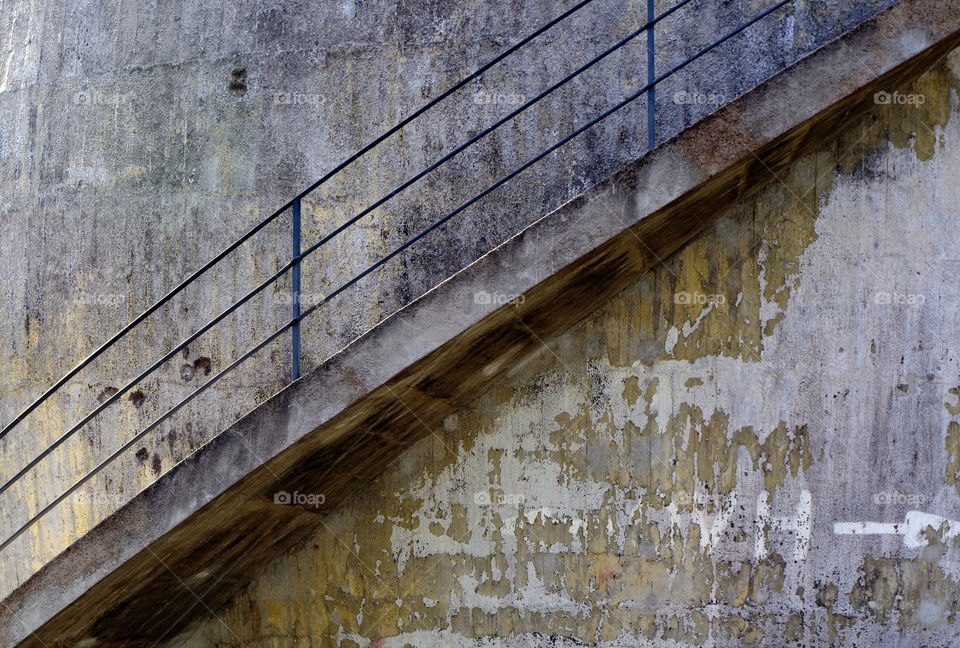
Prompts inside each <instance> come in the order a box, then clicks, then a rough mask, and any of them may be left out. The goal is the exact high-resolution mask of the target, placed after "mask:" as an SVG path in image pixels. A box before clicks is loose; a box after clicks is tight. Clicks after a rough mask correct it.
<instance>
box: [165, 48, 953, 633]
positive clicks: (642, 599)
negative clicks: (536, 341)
mask: <svg viewBox="0 0 960 648" xmlns="http://www.w3.org/2000/svg"><path fill="white" fill-rule="evenodd" d="M958 89H960V50H955V51H954V52H953V53H952V54H951V55H950V56H949V57H948V58H947V59H946V60H945V61H941V62H939V63H937V64H936V65H934V66H933V67H932V68H931V69H930V70H929V71H928V72H927V73H926V74H924V75H923V76H922V77H921V78H920V79H919V80H918V81H917V82H915V83H913V84H908V85H906V86H902V87H900V88H898V90H899V91H900V92H901V93H903V96H905V97H911V98H914V99H916V100H918V101H919V100H922V101H923V103H922V104H921V105H917V104H916V103H910V104H905V105H881V106H872V107H871V109H870V110H869V111H868V112H867V114H866V115H864V116H863V118H861V119H859V120H856V121H854V122H853V123H852V124H851V125H850V126H848V127H846V128H844V129H842V130H841V132H840V133H839V135H838V136H837V137H835V138H834V139H833V140H832V141H829V142H826V143H825V145H824V146H822V147H821V148H820V149H819V150H815V151H813V152H811V153H810V154H808V155H806V156H803V157H802V158H800V159H799V160H798V161H796V162H795V163H793V164H792V165H790V166H789V168H787V169H784V170H778V172H777V179H776V180H774V181H772V182H770V183H769V184H768V185H767V186H766V187H764V188H763V189H762V190H761V191H760V192H759V193H758V194H757V195H755V196H753V197H750V198H747V199H743V200H740V201H737V202H736V203H735V204H734V205H733V206H731V207H728V208H724V209H721V210H720V213H719V217H718V219H717V221H716V222H715V223H714V224H713V225H712V226H711V227H709V228H708V229H707V230H705V231H704V232H702V233H701V234H699V235H698V236H696V237H694V238H693V239H692V240H691V241H690V242H689V243H688V244H687V245H686V246H684V247H683V248H682V249H681V250H680V251H678V252H677V253H675V254H674V255H672V256H671V257H669V258H668V259H667V260H666V261H665V262H664V263H663V264H661V265H659V266H658V267H656V268H655V269H654V270H653V271H651V272H648V273H646V274H645V275H644V276H642V277H641V278H639V279H638V280H636V281H634V282H632V283H631V284H630V285H629V286H628V287H627V288H626V289H625V290H624V291H622V292H621V293H619V294H618V295H616V296H615V297H613V298H612V299H611V300H609V301H608V302H607V303H606V304H604V305H603V306H602V307H601V308H600V309H598V310H597V311H595V312H594V313H592V314H591V315H590V316H589V317H588V318H587V319H586V320H585V321H583V322H581V323H579V324H578V325H576V326H575V327H573V328H572V329H571V330H569V331H567V332H565V333H564V334H562V335H561V336H559V337H558V338H557V339H556V340H554V341H551V342H550V343H549V346H544V347H541V350H540V352H539V354H538V357H536V358H534V359H532V360H529V361H527V362H526V363H525V365H524V366H523V367H522V368H520V370H519V371H518V372H516V374H515V375H512V376H508V377H504V378H502V379H499V380H497V381H496V382H495V383H494V385H493V386H492V388H491V389H489V390H488V391H487V392H486V393H485V394H484V395H483V396H480V397H478V398H476V399H474V400H473V401H472V402H471V403H470V404H469V405H468V406H466V407H464V408H461V409H460V410H458V411H457V412H455V413H454V414H452V415H451V416H449V417H448V418H447V419H445V420H444V422H443V424H442V425H437V426H435V427H431V432H432V433H433V434H432V435H431V436H429V437H428V438H426V439H424V440H422V441H420V442H419V443H418V444H417V445H416V446H414V447H413V448H412V449H411V450H410V451H408V452H407V453H406V454H404V455H403V456H402V457H401V458H400V459H399V460H398V461H397V462H395V463H394V464H393V465H392V466H391V467H390V468H389V469H388V470H387V471H385V474H384V475H383V476H382V477H380V478H378V479H377V480H375V481H374V482H373V483H371V484H369V485H368V486H367V487H365V488H363V489H361V490H360V491H359V492H358V493H357V495H356V496H355V497H353V498H351V500H350V501H349V503H348V505H347V506H344V507H342V508H341V509H340V510H339V511H336V512H334V513H333V514H331V515H330V516H328V517H327V518H325V519H324V521H323V525H322V528H320V529H318V530H317V532H316V533H314V534H312V535H311V536H310V537H309V538H307V539H306V540H305V541H304V542H302V543H301V544H300V545H299V546H298V547H297V548H296V549H294V550H292V551H291V552H289V553H288V554H286V555H284V556H283V557H281V558H278V559H277V560H275V561H274V562H273V563H272V564H271V565H270V566H269V567H268V568H267V569H266V570H264V572H262V573H261V574H259V575H258V576H257V578H256V579H255V580H254V581H253V582H252V583H251V584H250V585H249V586H248V587H246V588H245V589H244V591H243V592H242V594H240V595H239V596H237V597H235V598H234V599H233V600H232V601H231V602H230V604H228V605H226V606H225V607H224V608H222V609H217V610H215V611H214V612H213V614H210V615H208V616H207V618H206V620H205V621H204V622H203V623H202V624H201V626H200V627H199V628H196V629H194V630H193V631H192V632H189V633H187V635H186V636H184V637H182V641H180V642H176V645H178V646H181V647H182V648H212V647H214V646H215V647H217V648H241V647H247V646H271V647H273V646H277V647H279V646H283V647H286V646H303V645H312V646H336V647H343V648H368V647H370V648H404V647H406V646H416V647H417V648H449V647H459V648H468V647H470V648H473V647H478V646H483V647H496V648H523V647H529V646H553V647H561V648H573V647H575V646H601V647H604V648H614V647H616V648H633V647H637V646H644V647H656V648H666V647H670V648H693V647H697V648H701V647H703V646H711V647H721V648H726V647H729V648H743V647H744V646H766V647H769V648H783V647H784V646H805V647H818V648H819V647H828V646H851V647H853V646H863V647H882V648H894V647H900V646H925V647H931V648H934V647H936V648H948V647H953V646H957V645H960V619H958V618H957V614H958V610H960V607H958V604H957V601H958V600H960V541H958V538H960V514H958V512H960V484H958V470H960V459H958V458H960V423H958V419H960V395H958V394H960V286H958V283H957V277H956V274H957V273H956V270H957V263H958V258H957V253H956V240H957V232H958V227H960V226H958V223H960V185H958V183H957V182H956V178H957V177H960V110H958ZM891 90H892V88H891ZM324 486H325V484H324V482H323V480H320V481H318V482H315V484H314V488H316V489H323V488H324ZM898 526H899V528H897V527H898ZM851 531H854V532H855V533H851ZM863 532H867V533H866V534H864V533H863ZM196 594H197V595H198V596H200V597H201V598H203V597H204V594H205V591H204V590H203V589H199V590H197V591H196Z"/></svg>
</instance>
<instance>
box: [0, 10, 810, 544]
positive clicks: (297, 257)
mask: <svg viewBox="0 0 960 648" xmlns="http://www.w3.org/2000/svg"><path fill="white" fill-rule="evenodd" d="M690 1H691V0H682V2H680V3H679V4H678V5H675V6H674V7H673V8H671V9H670V10H668V12H666V13H667V15H668V13H672V12H673V11H675V10H676V9H679V8H680V7H681V6H683V5H685V4H687V2H690ZM790 2H792V0H781V1H780V2H778V3H777V4H776V5H774V6H772V7H770V8H769V9H767V10H765V11H763V12H762V13H760V14H759V15H757V16H756V17H754V18H753V19H751V20H749V21H748V22H746V23H744V24H743V25H741V26H740V27H738V28H737V29H735V30H733V31H731V32H729V33H727V34H726V35H725V36H723V37H722V38H720V39H718V40H716V41H714V42H713V43H711V44H710V45H709V46H707V47H705V48H703V49H701V50H699V51H698V52H697V53H695V54H693V55H691V56H689V57H688V58H686V59H685V60H683V61H682V62H681V63H679V64H677V65H675V66H674V67H672V68H671V69H670V70H669V71H667V72H665V73H663V74H661V75H659V76H657V77H655V78H652V79H650V80H649V81H648V83H647V84H646V85H644V86H643V87H641V88H640V89H639V90H637V91H636V92H634V93H633V94H631V95H629V96H628V97H626V98H625V99H623V100H622V101H620V102H619V103H617V104H616V105H615V106H613V107H612V108H609V109H607V110H606V111H604V112H602V113H601V114H600V115H598V116H597V117H595V118H593V119H592V120H590V121H588V122H587V123H586V124H584V125H582V126H580V127H578V128H577V129H575V130H574V131H572V132H571V133H569V134H568V135H566V136H565V137H563V138H562V139H561V140H559V141H558V142H556V143H554V144H553V145H551V146H550V147H548V148H547V149H545V150H543V151H541V152H540V153H538V154H537V155H535V156H534V157H532V158H530V159H528V160H527V161H526V162H524V163H523V164H522V165H520V166H519V167H517V168H515V169H514V170H513V171H511V172H510V173H508V174H506V175H505V176H502V177H501V178H500V179H498V180H497V181H496V182H494V183H493V184H491V185H490V186H488V187H487V188H486V189H484V190H483V191H481V192H480V193H478V194H476V195H475V196H473V197H472V198H470V199H469V200H467V201H465V202H464V203H462V204H460V205H459V206H458V207H456V208H455V209H453V210H452V211H450V212H448V213H447V214H445V215H444V216H443V217H441V218H440V219H439V220H437V221H435V222H433V223H432V224H431V225H429V226H428V227H426V228H425V229H423V230H422V231H421V232H419V233H418V234H417V235H415V236H414V237H412V238H410V239H409V240H407V241H406V242H405V243H403V244H402V245H400V246H399V247H397V248H395V249H394V250H393V251H391V252H390V253H389V254H387V255H385V256H383V257H381V258H380V259H379V260H378V261H376V262H375V263H373V264H371V265H370V266H368V267H367V268H366V269H365V270H363V271H362V272H360V273H359V274H357V275H355V276H354V277H353V278H351V279H350V280H348V281H347V282H346V283H344V284H342V285H341V286H340V287H338V288H337V289H335V290H333V291H332V292H330V293H329V294H327V295H326V296H325V297H324V298H323V299H322V300H321V301H319V302H317V303H316V304H314V305H312V306H311V307H310V308H308V309H306V310H305V311H303V312H302V313H299V304H296V305H295V310H294V316H293V317H292V318H291V319H290V320H289V321H288V322H287V323H286V324H284V325H283V326H281V327H280V328H279V329H277V330H276V331H274V332H273V333H272V334H270V335H269V336H267V337H266V338H265V339H264V340H262V341H261V342H260V343H258V344H257V345H256V346H254V347H253V348H252V349H250V350H248V351H247V352H245V353H244V354H243V355H241V356H240V357H239V358H237V359H236V360H235V361H234V362H232V363H231V364H230V365H229V366H227V367H226V368H224V369H223V370H222V371H220V372H218V373H217V374H216V375H214V376H213V377H212V378H210V379H209V380H208V381H207V382H205V383H204V384H203V385H201V386H200V387H198V388H197V389H196V390H194V391H193V392H191V393H190V394H189V395H188V396H186V397H185V398H184V399H182V400H181V401H180V402H179V403H177V405H175V406H174V407H173V408H171V409H169V410H167V411H166V412H165V413H163V414H162V415H160V416H159V417H158V418H157V419H155V420H154V421H153V422H152V423H150V424H149V425H148V426H147V427H146V428H144V429H143V430H141V431H140V432H139V433H137V434H136V435H134V437H133V438H131V439H130V440H129V441H127V442H126V443H124V444H123V445H122V446H121V447H120V448H119V449H117V450H116V451H115V452H114V453H112V454H111V455H110V456H109V457H107V458H106V459H104V460H103V461H101V462H100V463H99V464H97V466H95V467H94V468H93V469H91V470H90V471H89V472H87V473H86V474H85V475H84V476H83V477H82V478H81V479H80V480H78V481H77V482H75V483H74V484H72V485H71V486H70V487H69V488H67V489H66V490H65V491H64V492H62V493H61V494H60V495H59V496H57V497H56V498H55V499H54V500H53V501H52V502H50V503H49V504H47V505H46V506H44V507H43V508H42V509H41V510H40V511H39V512H38V513H36V514H35V515H34V516H33V517H31V518H30V520H28V521H27V522H26V523H24V524H23V525H22V526H21V527H20V528H19V529H17V530H16V531H15V532H14V533H13V534H12V535H10V536H9V537H7V538H6V539H5V540H3V542H0V550H3V549H4V548H5V547H7V546H8V545H9V544H10V543H11V542H13V541H14V540H15V539H16V538H17V537H19V536H20V535H21V534H22V533H24V532H25V531H26V530H27V529H28V528H29V527H30V526H32V525H33V524H34V523H35V522H36V521H37V520H39V519H40V518H42V517H43V516H44V515H46V514H47V513H48V512H49V511H50V510H52V509H53V508H54V507H55V506H56V505H57V504H59V503H60V502H61V501H63V500H64V499H65V498H66V497H68V496H69V495H70V494H71V493H73V492H74V491H76V490H77V489H78V488H80V486H82V485H83V484H84V483H86V482H87V481H88V480H89V479H91V478H92V477H93V476H94V475H96V474H97V473H99V472H100V471H101V470H102V469H103V468H105V467H106V466H107V465H108V464H109V463H111V462H112V461H113V460H115V459H116V458H117V457H118V456H120V455H121V454H122V453H123V452H124V451H126V450H127V449H129V448H130V447H131V446H132V445H133V444H135V443H136V442H137V441H139V440H140V439H141V438H143V436H145V435H146V434H148V433H149V432H150V431H151V430H153V429H154V428H156V427H157V426H158V425H159V424H160V423H162V422H163V421H164V420H166V419H167V418H168V417H170V416H172V415H173V414H174V413H176V412H177V411H179V410H180V409H181V408H182V407H183V406H185V405H186V404H187V403H189V402H190V401H192V400H193V399H194V398H196V397H197V396H199V395H200V394H201V393H203V392H204V391H206V389H207V388H209V387H210V386H212V385H213V384H215V383H216V382H218V381H219V380H220V379H221V378H222V377H223V376H225V375H226V374H228V373H229V372H230V371H232V370H233V369H234V368H236V367H237V366H239V365H240V364H241V363H242V362H244V361H245V360H246V359H247V358H249V357H251V356H252V355H254V354H255V353H257V352H259V351H260V350H261V349H263V348H264V347H265V346H266V345H267V344H269V343H270V342H272V341H273V340H275V339H276V338H277V337H279V336H280V335H282V334H283V333H284V332H286V331H287V330H288V329H290V328H293V327H298V326H299V324H300V322H301V321H302V320H303V319H304V318H306V317H308V316H309V315H310V314H312V313H313V312H315V311H316V310H317V309H319V308H320V307H321V306H323V305H324V304H326V303H327V302H329V301H330V300H331V299H333V298H334V297H336V296H337V295H339V294H340V293H342V292H343V291H344V290H346V289H347V288H349V287H350V286H352V285H354V284H356V283H357V282H359V281H360V280H361V279H363V278H364V277H366V276H367V275H369V274H370V273H371V272H373V271H374V270H376V269H378V268H379V267H381V266H383V265H384V264H385V263H387V262H388V261H389V260H390V259H392V258H393V257H395V256H396V255H397V254H399V253H400V252H402V251H403V250H405V249H407V248H409V247H410V246H411V245H413V244H414V243H416V242H417V241H419V240H420V239H422V238H423V237H425V236H427V235H428V234H429V233H430V232H432V231H434V230H435V229H437V228H438V227H440V226H441V225H443V224H444V223H446V222H447V221H449V220H450V219H451V218H453V217H454V216H456V215H457V214H459V213H460V212H462V211H463V210H465V209H467V208H468V207H470V206H471V205H473V204H474V203H476V202H477V201H479V200H481V199H482V198H483V197H485V196H487V195H488V194H490V193H491V192H492V191H494V190H496V189H497V188H498V187H500V186H501V185H503V184H505V183H506V182H508V181H510V180H511V179H513V178H514V177H516V176H517V175H518V174H520V173H522V172H523V171H524V170H526V169H527V168H529V167H530V166H532V165H533V164H536V163H537V162H539V161H540V160H542V159H543V158H545V157H546V156H548V155H550V154H551V153H553V152H554V151H556V150H557V149H559V148H560V147H562V146H564V145H565V144H566V143H568V142H569V141H570V140H572V139H574V138H575V137H577V136H579V135H580V134H582V133H583V132H585V131H586V130H588V129H590V128H592V127H593V126H595V125H596V124H598V123H599V122H601V121H603V120H604V119H606V118H607V117H609V116H610V115H612V114H614V113H615V112H617V111H618V110H620V109H621V108H623V107H624V106H627V105H628V104H630V103H632V102H633V101H635V100H636V99H637V98H639V97H640V96H642V95H644V94H645V93H647V92H649V91H651V90H653V89H654V88H655V87H656V85H657V84H659V83H660V82H662V81H663V80H664V79H666V78H668V77H670V76H672V75H673V74H675V73H676V72H678V71H679V70H681V69H683V68H684V67H686V66H687V65H689V64H690V63H692V62H693V61H695V60H697V59H699V58H700V57H702V56H703V55H705V54H707V53H708V52H710V51H712V50H713V49H715V48H716V47H718V46H720V45H721V44H723V43H725V42H726V41H728V40H730V39H731V38H733V37H734V36H736V35H737V34H740V33H741V32H743V31H744V30H745V29H747V28H748V27H750V26H751V25H753V24H755V23H757V22H759V21H760V20H762V19H763V18H765V17H766V16H768V15H770V14H772V13H773V12H775V11H777V10H779V9H781V8H782V7H784V6H786V5H787V4H789V3H790ZM582 4H584V3H582ZM663 17H665V15H664V14H661V16H659V17H657V18H655V19H651V20H650V21H648V23H647V25H646V26H647V27H652V26H653V24H655V23H656V22H657V21H658V20H661V19H662V18H663ZM642 31H643V29H641V30H638V31H637V32H635V33H634V34H633V35H631V36H630V37H628V38H627V39H624V40H622V41H621V42H620V43H619V44H618V45H617V46H616V47H619V46H622V45H623V44H625V43H626V42H627V41H629V40H630V39H631V38H633V37H634V36H636V35H637V34H639V33H640V32H642ZM611 51H613V49H608V50H607V51H606V52H605V53H603V54H602V55H601V56H600V57H599V58H595V59H594V60H592V61H591V62H590V63H588V64H586V65H585V66H582V68H581V69H580V70H579V71H578V72H576V73H575V74H573V75H571V76H568V77H566V78H565V79H564V80H562V81H561V82H559V83H558V84H554V85H553V86H551V88H550V89H549V90H548V91H545V92H543V93H541V94H540V95H538V97H537V98H536V99H535V100H533V101H531V102H527V104H525V105H524V106H523V107H521V109H517V110H516V111H514V112H513V113H511V116H515V115H517V114H520V113H521V112H523V110H525V109H526V108H527V107H529V106H530V105H533V104H534V103H536V101H539V99H541V98H543V97H544V96H547V94H549V93H550V92H552V91H553V90H555V89H556V88H558V87H560V86H561V85H563V84H564V83H566V82H567V81H569V80H570V78H573V76H576V75H577V74H579V73H580V71H582V70H584V69H586V68H588V67H590V66H591V65H593V64H594V63H595V62H596V61H597V60H599V59H600V58H603V57H604V56H606V55H607V54H609V53H610V52H611ZM501 123H502V120H501V122H498V123H497V124H496V125H495V126H493V127H490V128H489V129H488V130H487V132H488V133H489V132H492V130H493V129H495V128H496V127H498V126H499V125H500V124H501ZM477 139H479V136H478V137H475V138H472V139H471V140H470V142H469V143H468V144H467V145H464V146H463V147H460V148H458V149H457V150H456V151H454V152H453V153H451V154H449V155H448V156H446V157H445V158H442V160H443V161H445V160H446V159H449V158H450V157H452V156H453V155H456V154H457V153H459V152H460V151H461V150H462V149H463V148H466V146H469V144H472V143H473V142H475V141H476V140H477ZM436 166H437V163H435V164H434V165H432V166H431V167H430V170H432V169H433V168H436ZM427 172H428V171H426V172H421V173H420V174H418V175H417V176H415V179H414V180H413V181H415V180H416V179H419V178H420V177H423V175H425V174H426V173H427ZM413 181H408V182H407V183H405V184H404V185H401V187H400V188H398V189H395V190H394V191H393V192H391V193H390V194H389V195H388V197H387V198H386V199H381V201H378V202H377V203H374V206H372V207H369V208H367V210H364V211H363V212H360V214H358V215H357V216H354V217H353V218H352V219H350V220H348V221H347V222H346V223H344V224H343V225H341V226H340V227H338V228H337V229H335V230H334V231H333V232H332V233H330V234H328V235H327V236H325V237H324V238H323V239H321V240H320V241H319V242H318V243H316V244H314V245H313V246H311V247H310V248H308V249H307V250H306V251H304V252H302V253H298V250H299V247H298V246H299V241H296V242H295V248H294V258H293V259H292V260H291V261H290V262H289V263H287V264H286V265H285V266H284V267H283V268H282V269H281V270H280V271H278V272H277V273H275V274H274V276H273V277H271V278H270V279H268V280H267V281H265V282H264V283H262V284H261V285H260V286H259V287H258V288H256V289H254V291H252V292H250V293H248V294H247V295H246V296H244V297H243V298H241V300H240V301H239V302H237V303H236V304H234V305H233V306H231V307H230V308H228V309H227V310H225V311H224V312H223V313H221V314H220V315H219V316H217V317H216V318H214V320H212V321H211V322H209V323H208V324H207V325H205V326H204V327H202V328H201V329H200V331H198V332H197V333H194V334H193V336H191V337H190V338H188V341H192V340H193V339H195V338H196V337H198V336H199V335H201V334H202V333H203V332H204V331H206V330H208V329H209V327H211V326H213V325H214V324H216V323H217V322H219V321H220V320H221V319H223V318H224V317H226V315H228V314H229V313H230V312H233V310H235V308H237V307H239V305H240V304H242V303H245V302H246V301H247V300H249V299H250V298H252V297H253V295H255V294H257V293H258V292H259V291H260V290H262V289H263V288H264V287H266V286H267V285H269V284H271V283H272V282H273V281H275V280H276V279H277V278H278V277H279V276H281V275H282V274H284V273H285V272H286V271H287V270H289V269H290V268H291V267H295V266H297V265H298V264H299V263H300V261H301V260H302V259H303V258H305V257H306V256H307V255H309V254H310V253H312V252H314V251H315V250H317V249H319V247H320V246H321V245H323V243H325V242H326V241H328V240H330V239H331V238H332V237H333V236H335V235H336V234H338V233H339V232H341V231H343V229H345V228H346V227H347V226H349V225H350V224H352V223H353V222H356V220H357V219H359V218H360V217H362V216H363V215H364V214H365V213H368V212H369V210H371V209H374V208H375V206H378V205H379V204H382V202H385V201H386V200H388V199H389V197H392V196H393V195H396V193H397V192H399V191H401V190H402V189H403V188H405V187H406V186H409V184H412V182H413ZM301 198H302V195H300V196H297V197H296V198H294V199H293V200H292V201H291V202H290V203H288V205H287V207H290V206H292V207H293V208H294V212H295V214H299V207H300V204H299V203H300V199H301ZM284 209H286V207H285V208H284ZM281 211H282V210H281ZM298 298H299V296H298V295H295V296H294V299H295V300H298ZM297 313H299V314H297ZM187 343H188V342H184V343H181V346H179V347H178V348H177V349H175V350H174V351H172V352H170V353H169V354H167V356H165V359H164V360H162V361H160V363H159V364H162V362H165V361H166V359H169V358H170V357H172V355H173V354H175V353H176V352H178V351H179V350H180V349H182V348H183V346H186V344H187ZM159 364H157V363H155V364H154V365H153V367H151V368H150V369H149V370H148V372H149V371H152V370H153V368H155V367H156V366H159ZM143 375H144V374H141V376H143ZM138 381H139V379H137V381H135V382H133V383H128V385H126V386H125V387H124V390H126V389H129V388H130V387H131V386H132V385H133V384H136V382H138ZM119 393H120V392H118V394H119ZM118 394H114V395H113V396H112V397H111V398H116V397H118ZM109 402H112V401H109ZM107 404H108V401H105V403H104V404H101V406H100V407H99V408H97V409H96V410H94V412H93V413H92V414H91V415H88V417H86V418H85V419H84V421H83V422H85V421H87V420H89V419H90V418H92V417H93V416H95V415H96V413H98V412H99V411H102V409H103V408H104V407H106V405H107ZM83 422H81V424H82V423H83ZM76 429H78V428H77V427H75V428H74V429H73V430H71V431H69V432H68V433H67V434H66V435H64V436H63V437H61V438H60V439H58V440H57V442H55V445H54V446H51V447H50V448H48V449H47V450H45V451H44V453H41V456H40V457H39V458H37V459H34V460H33V461H32V462H31V463H30V464H29V465H28V466H27V467H26V468H24V469H23V470H21V471H20V472H18V473H17V475H15V476H14V477H13V478H12V479H10V480H8V481H7V483H5V484H4V485H3V486H2V487H0V493H3V492H4V491H5V490H6V489H7V488H9V486H10V485H11V484H12V483H14V482H15V481H16V480H17V479H19V478H20V477H21V476H22V475H23V474H25V473H26V472H27V471H28V470H29V469H30V468H32V467H33V466H34V465H36V463H37V462H39V461H40V459H42V458H43V457H44V456H46V455H47V454H49V452H50V451H52V448H53V447H56V446H58V445H59V444H60V443H62V442H63V441H65V440H66V438H67V437H68V436H69V434H72V433H73V432H74V431H76Z"/></svg>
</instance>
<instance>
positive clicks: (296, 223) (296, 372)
mask: <svg viewBox="0 0 960 648" xmlns="http://www.w3.org/2000/svg"><path fill="white" fill-rule="evenodd" d="M299 256H300V199H299V198H295V199H294V200H293V259H297V257H299ZM291 272H292V273H293V274H292V275H291V278H292V281H291V284H292V286H291V289H292V291H293V300H292V301H291V304H292V305H293V319H294V320H295V321H294V323H293V326H292V327H291V330H290V331H291V333H292V344H291V354H292V358H291V360H292V367H293V379H294V380H296V379H297V378H299V377H300V320H299V319H297V318H299V317H300V261H299V260H297V261H295V262H294V264H293V268H292V269H291Z"/></svg>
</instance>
